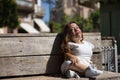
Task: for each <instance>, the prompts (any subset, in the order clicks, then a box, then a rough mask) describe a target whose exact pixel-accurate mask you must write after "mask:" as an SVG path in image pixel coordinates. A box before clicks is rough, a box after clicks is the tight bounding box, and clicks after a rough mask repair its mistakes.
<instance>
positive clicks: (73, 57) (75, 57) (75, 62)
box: [70, 54, 79, 65]
mask: <svg viewBox="0 0 120 80" xmlns="http://www.w3.org/2000/svg"><path fill="white" fill-rule="evenodd" d="M70 60H71V61H72V64H74V65H75V64H78V62H79V60H78V58H77V56H74V55H72V54H71V57H70Z"/></svg>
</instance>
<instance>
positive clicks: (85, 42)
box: [83, 41, 94, 48]
mask: <svg viewBox="0 0 120 80" xmlns="http://www.w3.org/2000/svg"><path fill="white" fill-rule="evenodd" d="M83 43H84V44H87V45H90V46H91V47H92V48H94V45H93V44H92V43H91V42H89V41H83Z"/></svg>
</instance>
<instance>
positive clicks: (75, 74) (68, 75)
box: [66, 70, 80, 78]
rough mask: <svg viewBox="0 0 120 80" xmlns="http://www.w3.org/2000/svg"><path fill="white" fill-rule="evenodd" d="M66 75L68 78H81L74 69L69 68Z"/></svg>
mask: <svg viewBox="0 0 120 80" xmlns="http://www.w3.org/2000/svg"><path fill="white" fill-rule="evenodd" d="M66 77H67V78H80V76H79V75H78V74H77V73H76V72H75V71H72V70H68V71H67V72H66Z"/></svg>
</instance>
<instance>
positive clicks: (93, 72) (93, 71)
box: [85, 67, 103, 77]
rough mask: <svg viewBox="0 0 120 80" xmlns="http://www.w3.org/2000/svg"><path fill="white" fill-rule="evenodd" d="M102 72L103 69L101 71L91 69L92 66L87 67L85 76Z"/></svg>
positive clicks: (92, 75)
mask: <svg viewBox="0 0 120 80" xmlns="http://www.w3.org/2000/svg"><path fill="white" fill-rule="evenodd" d="M102 73H103V71H101V70H97V69H92V68H90V67H88V69H87V70H86V72H85V76H86V77H94V76H98V75H100V74H102Z"/></svg>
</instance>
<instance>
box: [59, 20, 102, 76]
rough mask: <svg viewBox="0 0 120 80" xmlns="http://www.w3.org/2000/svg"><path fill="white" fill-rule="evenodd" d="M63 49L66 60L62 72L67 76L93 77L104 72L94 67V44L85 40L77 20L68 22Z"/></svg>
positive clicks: (64, 33) (64, 32)
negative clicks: (92, 58)
mask: <svg viewBox="0 0 120 80" xmlns="http://www.w3.org/2000/svg"><path fill="white" fill-rule="evenodd" d="M62 34H63V42H62V45H61V47H62V51H63V53H65V55H64V56H65V60H64V62H63V64H62V66H61V72H62V73H63V74H64V75H66V77H68V78H70V77H76V78H80V76H83V75H84V76H85V77H93V76H98V75H100V74H102V71H100V70H97V69H94V68H92V66H91V63H92V61H91V60H90V59H91V56H92V49H93V48H94V46H93V45H92V44H91V43H89V42H86V41H84V40H83V33H82V31H81V29H80V28H79V26H78V25H77V23H76V22H70V23H68V24H67V25H66V26H65V28H64V30H63V32H62Z"/></svg>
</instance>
